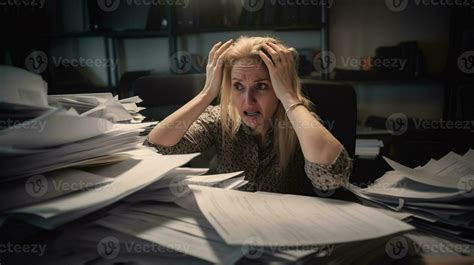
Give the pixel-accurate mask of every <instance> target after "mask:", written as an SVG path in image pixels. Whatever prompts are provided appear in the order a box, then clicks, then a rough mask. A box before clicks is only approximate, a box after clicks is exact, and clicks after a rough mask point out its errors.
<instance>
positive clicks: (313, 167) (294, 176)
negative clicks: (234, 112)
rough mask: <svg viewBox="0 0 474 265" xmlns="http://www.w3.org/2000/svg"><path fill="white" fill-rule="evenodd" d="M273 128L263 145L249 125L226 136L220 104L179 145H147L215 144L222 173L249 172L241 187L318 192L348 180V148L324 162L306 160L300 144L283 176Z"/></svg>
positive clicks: (191, 147)
mask: <svg viewBox="0 0 474 265" xmlns="http://www.w3.org/2000/svg"><path fill="white" fill-rule="evenodd" d="M272 131H273V130H272V129H270V130H268V132H267V137H266V139H267V140H266V142H265V143H264V144H262V145H261V146H259V145H258V144H257V139H256V138H255V136H254V135H252V134H251V133H249V132H250V130H249V127H247V126H246V125H245V124H242V125H241V127H240V129H239V131H238V132H237V134H236V135H235V137H232V136H231V135H222V127H221V123H220V107H219V106H209V107H207V108H206V110H205V111H204V112H203V113H202V114H201V115H200V116H199V118H198V119H197V120H196V121H195V122H194V123H193V124H192V125H191V126H190V128H189V129H188V131H187V132H186V134H185V135H184V137H183V138H182V139H181V141H180V142H179V143H178V144H176V145H175V146H172V147H165V146H161V145H155V144H152V143H150V142H149V141H146V142H145V144H146V145H149V146H153V147H155V148H156V149H157V151H158V152H159V153H161V154H165V155H166V154H186V153H195V152H202V151H204V150H206V149H208V148H209V147H211V146H212V145H214V146H215V148H216V155H217V171H218V172H219V173H228V172H235V171H242V170H243V171H245V173H244V175H245V180H247V181H249V183H247V184H246V185H244V186H242V187H240V188H239V189H240V190H246V191H266V192H278V193H292V194H306V195H314V189H313V187H314V188H316V189H317V190H327V189H334V188H337V187H340V186H342V185H343V184H344V183H346V182H347V181H348V178H349V175H350V173H351V171H352V159H351V158H350V157H349V154H348V153H347V151H346V149H345V148H343V149H342V151H341V152H340V153H339V155H338V157H337V159H336V160H335V162H334V163H333V164H331V165H320V164H316V163H312V162H310V161H308V160H306V159H305V158H304V156H303V153H302V151H301V147H300V146H298V147H297V149H296V151H295V155H294V156H293V160H292V161H290V164H289V166H288V169H287V170H286V174H285V175H283V174H282V172H281V169H280V166H279V163H278V162H279V161H278V157H277V153H276V151H275V148H274V146H273V137H272V136H273V133H272Z"/></svg>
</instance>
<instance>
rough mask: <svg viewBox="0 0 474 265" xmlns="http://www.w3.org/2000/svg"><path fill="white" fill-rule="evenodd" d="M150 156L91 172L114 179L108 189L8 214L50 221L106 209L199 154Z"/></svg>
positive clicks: (65, 197)
mask: <svg viewBox="0 0 474 265" xmlns="http://www.w3.org/2000/svg"><path fill="white" fill-rule="evenodd" d="M149 152H150V155H149V156H144V157H143V158H142V159H130V160H126V161H123V162H120V163H117V164H114V165H110V166H106V167H101V168H99V169H94V170H92V171H91V172H92V173H94V174H97V175H99V176H105V177H113V178H115V180H114V182H113V183H111V184H109V185H107V186H106V187H107V190H105V192H104V190H101V189H95V190H91V191H87V192H81V193H77V194H70V195H67V196H64V197H61V198H58V199H54V200H51V201H47V202H43V203H40V204H37V205H34V206H30V207H24V208H20V209H15V210H12V211H9V212H8V213H10V214H14V213H22V214H32V215H38V216H41V217H43V218H51V217H55V216H59V215H61V214H64V213H67V212H71V211H78V210H81V209H85V208H88V207H94V206H97V205H101V206H105V205H109V204H111V203H113V202H116V201H118V200H120V199H122V198H124V197H125V196H127V195H130V194H132V193H133V192H135V191H137V190H139V189H141V188H143V187H145V186H147V185H149V184H150V183H152V182H154V181H156V180H158V179H159V178H160V177H161V176H163V175H164V174H166V173H167V172H169V171H170V170H172V169H173V168H176V167H179V166H182V165H183V164H186V163H187V162H189V161H190V160H191V159H193V158H194V157H196V156H197V155H199V154H187V155H170V156H163V155H152V153H153V151H151V150H149Z"/></svg>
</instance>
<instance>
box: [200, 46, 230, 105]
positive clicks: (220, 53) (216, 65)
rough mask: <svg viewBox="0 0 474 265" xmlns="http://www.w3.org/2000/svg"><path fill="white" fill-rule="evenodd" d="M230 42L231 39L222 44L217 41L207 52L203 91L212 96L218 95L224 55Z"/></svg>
mask: <svg viewBox="0 0 474 265" xmlns="http://www.w3.org/2000/svg"><path fill="white" fill-rule="evenodd" d="M232 42H233V40H232V39H230V40H228V41H227V42H225V43H224V44H222V42H218V43H216V44H215V45H214V46H213V47H212V49H211V51H210V52H209V58H208V60H207V66H206V84H205V85H204V89H203V92H206V93H209V94H210V95H211V96H212V97H213V98H215V97H217V95H219V91H220V89H221V85H222V75H223V65H224V55H225V53H226V52H227V51H228V50H229V48H230V47H231V46H232Z"/></svg>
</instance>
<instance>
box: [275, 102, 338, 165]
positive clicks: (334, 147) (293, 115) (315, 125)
mask: <svg viewBox="0 0 474 265" xmlns="http://www.w3.org/2000/svg"><path fill="white" fill-rule="evenodd" d="M281 102H282V104H283V106H284V108H285V109H287V108H288V107H289V106H291V105H292V104H293V103H298V102H299V100H298V99H297V98H296V97H295V96H292V95H289V96H286V97H284V99H283V100H281ZM287 116H288V119H289V120H290V122H291V124H292V126H293V128H294V130H295V132H296V135H297V137H298V139H299V141H300V146H301V149H302V151H303V155H304V157H305V158H306V159H307V160H309V161H311V162H313V163H317V164H323V165H330V164H332V163H333V162H334V161H335V159H336V158H337V156H338V155H339V153H340V152H341V150H342V148H343V146H342V144H341V143H340V142H339V141H338V140H337V139H336V138H335V137H334V136H333V135H332V134H331V133H330V132H329V131H328V130H327V129H326V128H325V127H324V126H323V124H321V122H319V120H318V119H317V118H316V117H315V116H314V115H313V114H312V113H311V112H310V111H309V110H308V109H307V108H305V107H304V106H297V107H295V108H293V109H291V110H290V111H288V113H287Z"/></svg>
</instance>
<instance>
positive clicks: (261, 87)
mask: <svg viewBox="0 0 474 265" xmlns="http://www.w3.org/2000/svg"><path fill="white" fill-rule="evenodd" d="M256 88H257V89H258V90H265V89H266V88H267V84H265V83H258V84H257V85H256Z"/></svg>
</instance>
